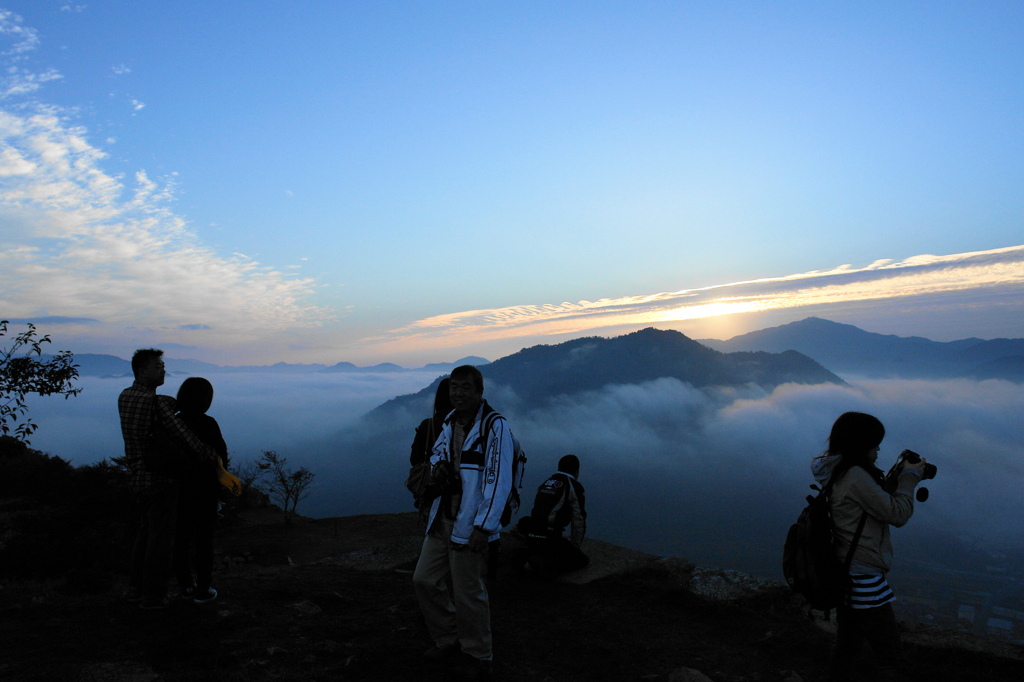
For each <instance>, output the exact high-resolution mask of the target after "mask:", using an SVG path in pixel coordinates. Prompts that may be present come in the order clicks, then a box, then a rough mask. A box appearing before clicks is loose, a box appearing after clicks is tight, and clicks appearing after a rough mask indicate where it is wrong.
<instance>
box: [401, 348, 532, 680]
mask: <svg viewBox="0 0 1024 682" xmlns="http://www.w3.org/2000/svg"><path fill="white" fill-rule="evenodd" d="M483 392H484V380H483V375H482V374H481V373H480V370H478V369H477V368H476V367H473V366H471V365H463V366H461V367H457V368H456V369H454V370H453V371H452V374H451V383H450V385H449V394H450V397H451V401H452V406H453V407H454V410H453V411H452V412H451V414H449V415H448V418H447V419H446V420H445V423H444V427H443V428H442V430H441V434H440V435H439V436H438V438H437V441H436V442H435V444H434V449H433V455H432V456H431V458H430V462H431V465H432V478H433V479H434V483H435V484H436V485H437V486H438V487H439V488H440V489H441V490H442V491H443V492H442V494H441V495H440V496H439V497H438V498H437V499H435V500H434V502H433V505H432V506H431V509H430V515H429V517H428V521H427V534H426V537H425V538H424V540H423V548H422V550H421V551H420V558H419V561H418V562H417V564H416V571H415V573H414V574H413V585H414V587H415V589H416V598H417V600H418V602H419V605H420V610H421V611H422V612H423V616H424V619H425V620H426V623H427V629H428V631H429V632H430V636H431V638H432V639H433V640H434V646H433V647H431V648H430V649H429V650H428V651H427V652H426V653H425V654H424V658H425V659H426V660H427V661H428V662H431V663H436V664H450V663H453V665H452V667H451V670H450V673H451V675H453V676H454V677H456V678H458V679H480V678H483V677H486V676H488V675H489V674H490V671H491V660H492V649H491V613H490V604H489V602H488V596H487V585H486V583H485V582H484V576H485V575H486V571H487V549H488V543H489V542H490V541H492V540H497V539H499V538H500V537H501V536H500V531H501V515H502V511H504V508H505V503H506V501H507V500H508V496H509V493H510V492H511V490H512V457H513V449H514V445H513V441H512V433H511V431H509V428H508V423H507V422H506V421H505V419H504V417H502V416H501V415H500V414H498V413H497V412H495V411H494V410H493V409H492V408H491V407H490V406H489V405H488V404H487V402H486V401H485V400H484V399H483ZM449 580H450V583H451V591H449V587H448V583H449Z"/></svg>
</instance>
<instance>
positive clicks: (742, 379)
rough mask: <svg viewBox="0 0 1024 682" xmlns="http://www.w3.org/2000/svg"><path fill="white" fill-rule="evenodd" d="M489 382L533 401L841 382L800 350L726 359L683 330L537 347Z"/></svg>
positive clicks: (503, 362) (489, 371)
mask: <svg viewBox="0 0 1024 682" xmlns="http://www.w3.org/2000/svg"><path fill="white" fill-rule="evenodd" d="M484 374H485V376H486V377H487V379H488V381H493V382H496V383H499V384H502V385H504V386H508V387H510V388H512V389H513V390H514V391H515V392H516V394H517V395H518V396H519V397H520V398H522V399H524V400H528V401H531V402H537V401H540V400H545V399H548V398H551V397H554V396H557V395H563V394H573V393H579V392H581V391H591V390H596V389H599V388H601V387H603V386H606V385H608V384H638V383H643V382H645V381H653V380H654V379H660V378H663V377H671V378H675V379H679V380H680V381H684V382H686V383H689V384H691V385H693V386H694V387H696V388H705V387H709V386H742V385H745V384H751V383H753V384H758V385H759V386H762V387H764V388H766V389H772V388H775V387H776V386H778V385H779V384H783V383H790V382H793V383H800V384H820V383H828V382H835V383H842V380H841V379H840V378H839V377H837V376H836V375H834V374H832V373H831V372H829V371H828V370H826V369H825V368H824V367H822V366H821V365H819V364H818V363H817V362H815V361H813V360H811V359H810V358H808V357H806V356H804V355H801V354H800V353H798V352H793V351H789V352H786V353H781V354H773V353H765V352H753V353H746V352H744V353H721V352H718V351H716V350H712V349H711V348H708V347H707V346H704V345H701V344H700V343H697V342H696V341H694V340H693V339H690V338H688V337H687V336H685V335H684V334H682V333H680V332H677V331H665V330H659V329H653V328H648V329H642V330H640V331H638V332H633V333H632V334H626V335H625V336H619V337H616V338H611V339H608V338H601V337H594V336H592V337H587V338H582V339H574V340H572V341H566V342H565V343H560V344H558V345H555V346H533V347H531V348H525V349H523V350H521V351H519V352H518V353H514V354H512V355H509V356H506V357H504V358H501V359H500V360H496V361H494V362H492V363H491V364H490V365H488V366H487V368H486V369H485V370H484Z"/></svg>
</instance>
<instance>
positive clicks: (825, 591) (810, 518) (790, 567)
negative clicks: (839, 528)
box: [782, 478, 867, 612]
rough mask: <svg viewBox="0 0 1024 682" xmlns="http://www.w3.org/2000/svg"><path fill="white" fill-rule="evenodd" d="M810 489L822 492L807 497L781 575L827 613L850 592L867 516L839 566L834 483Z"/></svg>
mask: <svg viewBox="0 0 1024 682" xmlns="http://www.w3.org/2000/svg"><path fill="white" fill-rule="evenodd" d="M811 489H812V490H817V491H819V492H818V494H817V495H808V496H807V506H806V507H805V508H804V510H803V511H802V512H800V516H799V517H797V520H796V523H794V524H793V525H792V526H790V527H789V533H788V534H787V535H786V544H785V546H784V547H783V549H782V573H783V575H784V576H785V577H786V582H787V583H788V584H789V586H790V588H792V590H793V591H794V592H796V593H798V594H801V595H803V596H804V598H805V599H807V603H808V604H810V607H811V608H812V609H818V610H821V611H826V612H827V611H829V610H831V609H833V608H835V607H836V606H837V605H839V603H840V601H841V600H842V599H843V597H844V594H845V592H846V590H847V588H848V585H849V572H850V563H851V562H852V561H853V552H854V550H855V549H856V548H857V543H858V542H860V536H861V533H863V531H864V524H865V522H866V521H867V512H865V513H864V514H863V515H862V516H861V518H860V522H859V523H858V524H857V532H856V533H855V534H854V536H853V542H852V543H851V544H850V551H849V552H848V553H847V555H846V560H845V561H843V562H840V561H839V559H838V558H837V557H836V554H835V538H834V535H835V527H834V525H833V524H832V510H831V501H832V480H831V478H830V479H829V482H828V483H826V484H825V487H824V488H819V487H818V486H816V485H812V486H811Z"/></svg>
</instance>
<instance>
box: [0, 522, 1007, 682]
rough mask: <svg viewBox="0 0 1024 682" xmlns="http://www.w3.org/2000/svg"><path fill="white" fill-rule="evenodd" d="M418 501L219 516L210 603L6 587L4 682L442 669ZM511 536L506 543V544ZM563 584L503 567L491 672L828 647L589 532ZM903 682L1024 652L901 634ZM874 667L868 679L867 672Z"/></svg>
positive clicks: (783, 607)
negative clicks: (432, 656)
mask: <svg viewBox="0 0 1024 682" xmlns="http://www.w3.org/2000/svg"><path fill="white" fill-rule="evenodd" d="M419 539H420V531H419V528H418V523H417V520H416V518H415V515H413V514H391V515H379V516H355V517H346V518H338V519H319V520H310V519H301V518H300V519H298V520H297V521H296V523H294V524H293V525H292V526H290V527H286V526H285V525H284V524H283V523H282V521H281V519H280V517H279V516H278V515H277V514H276V512H274V511H271V510H262V511H259V512H248V513H247V514H243V516H242V517H241V518H240V519H238V520H236V522H235V523H233V524H231V525H230V526H228V527H225V528H223V529H221V531H220V536H219V538H218V553H219V557H220V561H221V566H220V567H219V569H218V571H217V574H216V580H215V586H216V587H217V588H218V589H219V590H220V592H221V598H220V599H218V600H217V601H216V602H214V603H212V604H209V605H206V606H202V607H200V606H196V605H194V604H191V603H185V602H179V603H175V604H174V605H172V607H171V608H168V609H167V610H164V611H156V612H153V611H141V610H139V609H138V608H136V607H133V606H131V605H129V604H128V603H127V602H125V601H124V600H123V589H124V586H123V578H121V577H119V576H111V575H109V574H106V573H101V572H90V571H85V570H82V571H77V572H75V573H73V574H71V575H70V576H68V577H67V578H66V579H62V580H59V581H54V582H50V583H38V582H25V581H22V582H8V583H6V584H3V585H2V586H0V680H5V681H8V682H21V681H23V680H24V681H29V680H33V681H35V680H38V681H40V682H42V681H60V682H158V681H163V682H186V681H187V682H207V681H209V682H214V681H217V682H232V681H237V682H262V681H264V680H266V681H269V680H283V681H293V680H294V681H296V682H298V681H300V680H301V681H302V682H309V681H311V680H367V681H369V680H374V681H382V682H383V681H387V682H405V681H410V682H418V681H423V682H442V681H443V680H445V679H446V678H445V675H444V674H443V672H441V671H438V670H430V669H425V668H424V667H423V665H422V663H421V659H420V656H421V653H422V652H423V651H424V650H425V649H426V648H427V647H428V646H429V645H430V641H429V638H428V637H427V634H426V630H425V627H424V625H423V623H422V619H421V618H420V616H419V611H418V609H417V607H416V603H415V600H414V597H413V593H412V586H411V582H410V570H411V567H412V565H413V562H414V560H415V556H416V553H417V550H418V547H419ZM514 543H515V540H514V539H508V540H506V541H505V549H509V548H510V547H511V546H513V545H514ZM585 549H586V550H587V551H588V553H589V554H590V555H591V557H592V566H591V567H589V568H588V569H586V570H585V571H583V572H581V573H580V574H577V575H575V576H573V577H572V578H571V579H570V580H567V581H565V582H560V583H550V582H541V581H537V580H535V579H532V578H531V577H529V576H524V575H520V574H518V573H516V572H514V571H512V570H511V568H510V567H509V566H508V565H505V564H503V565H502V567H501V570H500V571H499V575H498V578H497V580H496V581H495V583H494V584H493V586H492V590H491V594H492V603H493V606H492V614H493V629H494V640H495V672H494V676H493V679H494V680H496V681H501V680H507V681H513V680H514V681H515V682H532V681H534V680H536V681H538V682H547V681H552V682H562V681H566V682H576V681H578V682H592V681H602V680H608V681H612V680H614V681H616V682H624V681H630V680H638V681H639V680H647V681H651V682H655V681H668V682H684V681H687V680H709V679H710V680H714V681H715V682H774V681H782V680H786V681H788V682H800V681H802V682H811V681H813V680H818V679H821V674H822V672H823V664H824V662H825V660H826V659H827V656H828V650H829V647H830V646H831V635H830V633H829V632H828V631H827V628H825V629H823V628H822V627H819V626H818V625H816V624H815V623H813V622H812V621H811V620H809V619H808V618H807V617H806V614H805V613H804V612H803V611H802V610H801V608H800V606H799V604H797V603H796V601H795V600H794V599H793V598H792V597H791V596H790V595H789V594H788V592H787V590H786V589H785V588H783V587H781V586H778V585H773V584H770V583H767V582H765V581H760V580H756V579H753V578H750V577H748V576H743V575H742V574H737V573H734V572H730V571H723V570H718V569H703V568H695V567H693V566H692V565H690V564H688V563H686V562H685V561H681V560H665V559H660V558H658V557H653V556H650V555H645V554H642V553H639V552H632V551H629V550H624V549H622V548H619V547H615V546H613V545H608V544H606V543H600V542H597V541H590V540H588V542H587V545H586V546H585ZM905 642H906V654H907V659H908V662H909V666H908V675H907V678H906V679H908V680H921V681H924V680H927V681H929V682H933V681H941V680H956V681H957V682H963V681H964V680H971V681H976V680H992V681H1002V680H1006V681H1009V680H1015V681H1017V680H1021V679H1024V661H1022V655H1021V653H1022V652H1021V650H1020V649H1019V648H1017V647H1012V646H1009V645H1000V644H995V643H992V642H987V641H983V640H977V639H975V638H971V637H969V636H966V635H963V634H957V633H948V632H941V631H935V630H930V631H920V632H908V633H905ZM863 679H865V680H868V679H870V676H864V677H863Z"/></svg>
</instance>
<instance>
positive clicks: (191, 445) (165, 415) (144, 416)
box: [117, 382, 216, 492]
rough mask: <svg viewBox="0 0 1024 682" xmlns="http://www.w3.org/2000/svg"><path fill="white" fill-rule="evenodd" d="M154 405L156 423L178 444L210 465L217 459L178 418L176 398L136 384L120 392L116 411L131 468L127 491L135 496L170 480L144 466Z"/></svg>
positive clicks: (125, 454) (210, 449)
mask: <svg viewBox="0 0 1024 682" xmlns="http://www.w3.org/2000/svg"><path fill="white" fill-rule="evenodd" d="M154 405H156V407H157V415H156V416H157V419H159V420H160V423H161V424H162V425H163V427H164V429H166V431H167V433H169V434H171V436H172V437H173V438H174V439H175V440H177V441H178V443H179V444H181V445H182V446H183V447H184V448H186V449H187V450H190V451H192V452H195V453H198V454H199V455H201V456H202V457H203V458H207V459H210V461H213V458H214V457H216V453H215V452H214V450H213V448H211V447H210V446H208V445H206V444H205V443H203V442H202V441H201V440H199V438H197V437H196V435H195V434H194V433H192V432H191V431H190V430H189V428H188V427H187V426H185V424H184V423H183V422H182V421H181V419H180V418H179V417H178V415H177V414H175V410H176V409H177V406H176V404H175V400H174V398H172V397H170V396H167V395H157V394H156V390H155V389H152V388H149V387H148V386H143V385H142V384H140V383H138V382H136V383H134V384H132V385H131V386H129V387H128V388H126V389H124V390H123V391H121V395H120V396H119V397H118V399H117V411H118V412H119V413H120V415H121V435H122V436H124V458H125V461H126V462H127V464H128V487H129V488H131V490H132V491H133V492H139V491H141V490H144V489H146V488H148V487H149V486H151V485H153V484H154V483H157V482H160V481H165V480H167V478H168V477H167V476H164V475H161V474H155V473H153V472H152V471H149V470H147V469H146V468H145V466H143V463H142V455H143V452H144V451H145V448H146V439H147V437H148V436H149V433H150V431H151V429H152V423H153V406H154Z"/></svg>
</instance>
